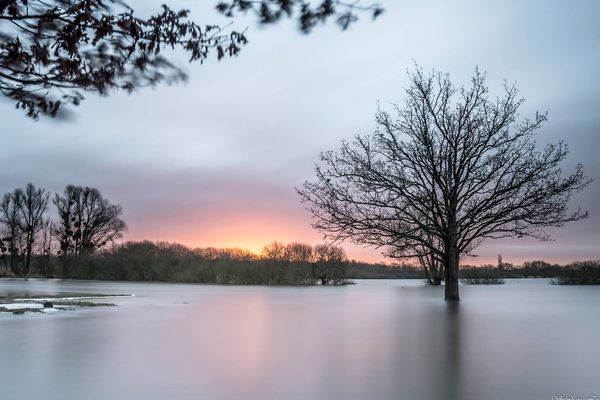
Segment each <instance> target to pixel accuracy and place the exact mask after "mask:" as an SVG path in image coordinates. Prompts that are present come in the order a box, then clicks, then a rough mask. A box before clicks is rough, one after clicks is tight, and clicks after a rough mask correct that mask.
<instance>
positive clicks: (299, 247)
mask: <svg viewBox="0 0 600 400" xmlns="http://www.w3.org/2000/svg"><path fill="white" fill-rule="evenodd" d="M312 252H313V248H312V246H311V245H309V244H306V243H298V242H292V243H288V244H287V245H286V246H285V251H284V257H285V258H286V259H287V261H289V262H292V263H309V262H310V261H311V258H312Z"/></svg>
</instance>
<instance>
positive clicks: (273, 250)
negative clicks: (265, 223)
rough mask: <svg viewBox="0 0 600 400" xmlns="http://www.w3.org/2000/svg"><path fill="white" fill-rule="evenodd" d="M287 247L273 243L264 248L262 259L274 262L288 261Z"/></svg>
mask: <svg viewBox="0 0 600 400" xmlns="http://www.w3.org/2000/svg"><path fill="white" fill-rule="evenodd" d="M285 253H286V245H285V244H284V243H281V242H271V243H269V244H267V245H265V246H264V247H263V250H262V257H263V258H264V259H265V260H269V261H274V262H283V261H286V260H287V259H286V254H285Z"/></svg>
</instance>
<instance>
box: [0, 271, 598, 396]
mask: <svg viewBox="0 0 600 400" xmlns="http://www.w3.org/2000/svg"><path fill="white" fill-rule="evenodd" d="M357 282H358V284H357V285H352V286H346V287H258V286H217V285H187V284H160V283H128V282H95V281H61V280H28V281H22V280H13V281H9V280H0V295H6V294H19V293H30V294H33V293H35V294H38V293H46V294H58V293H61V292H62V293H64V292H89V293H107V294H108V293H113V294H116V293H131V294H135V297H129V298H117V299H114V301H113V302H114V303H117V304H118V305H119V306H118V307H109V308H92V309H80V310H77V311H65V312H60V313H54V314H48V315H41V314H26V315H12V314H3V315H0V398H1V399H6V400H21V399H23V400H37V399H39V400H55V399H56V400H69V399H76V400H83V399H85V400H95V399H98V400H99V399H102V400H107V399H110V400H120V399H127V400H130V399H141V400H153V399H157V400H158V399H161V400H188V399H189V400H192V399H193V400H204V399H207V400H218V399H223V400H241V399H250V400H269V399H275V400H287V399H294V400H296V399H297V400H320V399H323V400H325V399H328V400H329V399H334V400H335V399H344V400H348V399H350V400H352V399H365V400H370V399H373V400H387V399H412V400H414V399H426V400H435V399H548V400H551V399H552V398H553V396H563V397H567V396H573V397H575V398H577V397H580V398H584V399H588V398H595V397H593V396H600V286H589V287H582V286H555V285H550V284H549V282H548V281H547V280H508V281H507V284H505V285H491V286H462V287H461V291H462V292H461V295H462V301H461V303H460V304H459V305H454V306H453V305H448V304H446V303H445V302H444V301H443V289H442V288H433V287H426V286H424V285H423V284H422V282H421V281H416V280H414V281H410V280H393V281H390V280H385V281H381V280H377V281H375V280H360V281H357ZM103 301H106V300H103ZM111 301H112V300H111ZM556 398H558V397H555V399H556ZM596 398H597V397H596Z"/></svg>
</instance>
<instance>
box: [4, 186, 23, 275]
mask: <svg viewBox="0 0 600 400" xmlns="http://www.w3.org/2000/svg"><path fill="white" fill-rule="evenodd" d="M0 223H1V224H2V244H1V247H0V250H1V252H2V258H3V259H4V265H5V267H7V268H9V269H10V271H11V272H12V273H13V274H20V271H18V261H19V260H18V256H19V250H20V246H19V244H20V242H21V235H22V231H21V228H22V226H23V220H22V217H21V213H20V211H19V207H18V206H17V202H16V201H15V192H11V193H6V194H5V195H4V196H3V197H2V203H0ZM7 259H9V262H8V263H7V262H6V260H7Z"/></svg>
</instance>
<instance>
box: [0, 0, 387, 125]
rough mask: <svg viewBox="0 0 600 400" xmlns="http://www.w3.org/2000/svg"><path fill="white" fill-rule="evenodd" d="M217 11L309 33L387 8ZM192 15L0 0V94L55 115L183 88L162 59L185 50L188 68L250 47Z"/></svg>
mask: <svg viewBox="0 0 600 400" xmlns="http://www.w3.org/2000/svg"><path fill="white" fill-rule="evenodd" d="M216 8H217V10H218V11H220V12H221V13H223V14H225V15H227V16H230V17H231V16H233V15H234V14H236V15H237V14H238V13H247V12H252V13H256V15H257V17H258V20H259V21H260V23H262V24H269V23H274V22H276V21H278V20H280V19H281V18H283V17H293V16H294V17H297V18H298V21H299V23H300V27H301V30H302V31H303V32H305V33H308V32H310V30H311V29H312V28H313V27H314V26H315V25H316V24H317V23H320V22H323V21H325V20H327V19H329V18H336V19H337V22H338V24H339V25H340V26H341V27H342V28H343V29H346V28H347V27H348V26H349V25H350V24H351V23H352V22H354V21H355V20H356V19H357V12H358V11H367V12H370V13H371V14H372V15H373V17H376V16H378V15H379V14H380V13H381V12H382V11H381V8H380V7H378V6H376V5H373V6H369V7H361V6H359V5H358V4H356V3H348V4H347V3H343V2H339V1H332V0H323V1H322V2H321V3H318V4H315V5H314V6H311V4H310V3H309V2H308V1H297V0H286V1H280V0H263V1H246V0H233V1H229V2H219V3H218V4H217V5H216ZM188 15H189V12H188V11H187V10H181V11H174V10H172V9H171V8H169V7H168V6H166V5H163V7H162V10H161V11H160V12H159V13H158V14H156V15H154V16H152V17H149V18H142V17H140V16H138V15H136V14H134V11H133V9H132V8H131V7H130V6H129V5H128V4H127V2H126V1H123V0H5V1H0V92H1V93H2V94H3V95H4V96H7V97H9V98H11V99H12V100H14V101H16V105H17V107H18V108H22V109H24V110H26V111H27V115H28V116H30V117H33V118H37V117H38V115H39V114H40V113H44V114H47V115H50V116H56V115H57V114H58V112H59V110H60V109H61V105H62V104H63V103H64V102H66V103H71V104H74V105H77V104H79V103H80V101H81V100H82V99H83V95H82V92H84V91H87V92H96V93H99V94H102V95H106V94H109V93H110V91H111V90H115V89H124V90H127V91H130V92H131V91H132V90H134V89H136V88H139V87H143V86H153V85H156V84H157V83H159V82H174V81H181V80H183V79H185V78H186V76H185V74H184V73H183V71H182V70H181V69H179V68H178V67H176V66H175V65H174V64H172V63H171V62H170V61H169V60H168V59H167V58H166V57H164V56H163V53H164V49H173V48H179V49H182V50H184V51H186V52H187V53H188V54H189V60H190V61H200V62H204V61H205V60H207V59H208V58H209V56H210V55H211V54H215V55H216V58H217V59H219V60H220V59H221V58H223V57H225V56H235V55H237V54H238V53H239V51H240V50H241V47H242V46H243V45H245V44H246V43H247V38H246V36H245V33H244V32H237V31H228V30H227V29H224V28H223V27H220V26H217V25H204V26H201V25H198V24H196V23H194V22H191V21H189V20H188Z"/></svg>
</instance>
